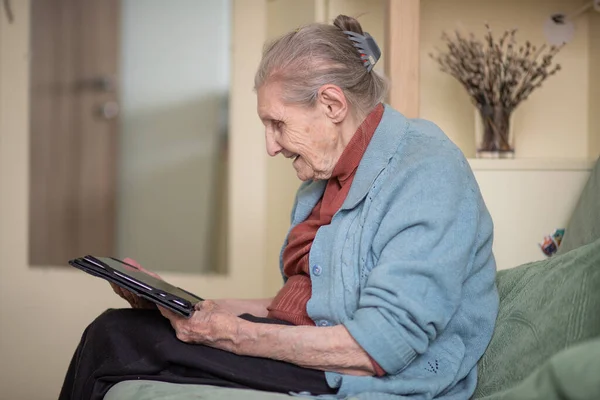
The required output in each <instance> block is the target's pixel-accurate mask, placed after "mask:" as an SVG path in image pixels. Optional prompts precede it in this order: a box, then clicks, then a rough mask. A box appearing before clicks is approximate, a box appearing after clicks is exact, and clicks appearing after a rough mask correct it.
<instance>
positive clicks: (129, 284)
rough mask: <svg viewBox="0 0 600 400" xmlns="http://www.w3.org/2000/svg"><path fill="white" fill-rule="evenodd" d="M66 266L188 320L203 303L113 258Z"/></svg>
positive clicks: (84, 259) (78, 261)
mask: <svg viewBox="0 0 600 400" xmlns="http://www.w3.org/2000/svg"><path fill="white" fill-rule="evenodd" d="M69 264H70V265H72V266H74V267H76V268H78V269H80V270H82V271H85V272H87V273H89V274H91V275H94V276H97V277H100V278H103V279H105V280H107V281H109V282H112V283H115V284H116V285H118V286H120V287H122V288H124V289H127V290H129V291H131V292H133V293H135V294H136V295H138V296H140V297H143V298H145V299H147V300H149V301H151V302H153V303H155V304H157V305H160V306H162V307H165V308H167V309H169V310H171V311H173V312H175V313H177V314H179V315H182V316H184V317H186V318H189V317H190V316H191V315H192V314H193V313H194V306H195V305H196V304H197V303H198V302H200V301H202V300H203V299H202V298H200V297H198V296H196V295H194V294H192V293H190V292H188V291H185V290H183V289H181V288H179V287H177V286H174V285H171V284H170V283H168V282H165V281H163V280H160V279H157V278H155V277H153V276H150V275H148V274H146V273H145V272H143V271H140V270H139V269H138V268H137V267H135V266H134V265H131V264H128V263H126V262H124V261H121V260H119V259H116V258H113V257H94V256H90V255H88V256H85V257H81V258H76V259H74V260H71V261H69Z"/></svg>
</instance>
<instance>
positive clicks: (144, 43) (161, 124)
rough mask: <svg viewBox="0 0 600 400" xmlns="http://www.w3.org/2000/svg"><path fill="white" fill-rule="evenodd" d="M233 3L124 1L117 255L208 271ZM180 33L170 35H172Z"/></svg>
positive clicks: (167, 268) (210, 268)
mask: <svg viewBox="0 0 600 400" xmlns="http://www.w3.org/2000/svg"><path fill="white" fill-rule="evenodd" d="M230 12H231V11H230V3H229V1H222V0H210V1H202V2H198V1H195V0H179V1H178V2H177V3H176V6H174V4H171V3H168V2H164V1H161V0H146V1H142V2H140V1H136V0H124V1H123V2H122V13H121V55H120V74H119V75H120V88H121V92H120V98H121V110H122V113H121V124H120V143H119V149H120V153H119V168H118V172H119V178H120V185H119V191H118V232H117V236H118V238H117V239H118V245H117V249H118V255H119V256H121V257H126V256H131V257H134V258H135V259H136V260H138V261H139V262H141V263H142V264H145V265H152V266H156V268H161V270H163V271H171V270H179V271H182V270H183V271H189V272H192V271H195V272H201V271H214V270H215V269H222V268H219V267H218V266H215V265H210V261H211V260H212V259H214V257H208V256H210V255H212V254H213V253H214V250H215V249H216V246H215V244H216V243H214V238H215V235H214V228H213V227H214V226H215V225H216V223H215V222H213V221H212V219H211V218H212V216H214V215H218V214H219V211H220V210H221V209H222V208H223V207H226V203H224V204H215V200H216V197H215V196H216V195H218V194H219V193H221V191H222V189H223V185H219V183H222V182H219V181H217V179H216V177H217V176H218V175H220V172H221V171H219V170H218V169H217V167H221V166H222V163H221V162H220V161H221V158H222V157H223V151H222V149H221V148H220V146H221V141H220V139H221V137H222V136H223V135H224V133H225V132H226V129H227V126H226V121H227V114H226V111H227V110H226V107H227V101H228V96H229V56H230V54H229V53H230V50H229V43H230V30H231V21H230ZM174 27H176V29H173V28H174Z"/></svg>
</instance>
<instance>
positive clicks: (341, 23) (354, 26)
mask: <svg viewBox="0 0 600 400" xmlns="http://www.w3.org/2000/svg"><path fill="white" fill-rule="evenodd" d="M333 25H334V26H336V27H338V28H339V29H340V30H341V31H351V32H356V33H358V34H360V35H364V32H363V30H362V27H361V26H360V22H358V21H357V20H356V18H352V17H349V16H347V15H343V14H340V15H338V16H337V17H335V20H334V21H333Z"/></svg>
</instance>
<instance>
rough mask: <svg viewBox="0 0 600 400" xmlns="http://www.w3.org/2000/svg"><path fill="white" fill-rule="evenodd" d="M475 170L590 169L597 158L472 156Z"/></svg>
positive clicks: (471, 160) (470, 162)
mask: <svg viewBox="0 0 600 400" xmlns="http://www.w3.org/2000/svg"><path fill="white" fill-rule="evenodd" d="M468 161H469V164H470V165H471V168H472V169H473V171H590V170H592V169H593V168H594V165H595V164H596V160H593V159H585V158H575V159H570V158H553V159H546V158H515V159H510V160H507V159H503V160H502V159H483V158H470V159H468Z"/></svg>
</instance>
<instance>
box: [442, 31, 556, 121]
mask: <svg viewBox="0 0 600 400" xmlns="http://www.w3.org/2000/svg"><path fill="white" fill-rule="evenodd" d="M485 26H486V29H487V33H486V34H485V36H484V40H483V41H480V40H478V39H476V38H475V36H474V35H473V34H471V35H470V36H469V37H468V38H467V37H465V36H464V35H462V34H460V33H459V32H458V31H456V32H455V35H454V37H451V36H449V35H448V34H446V33H444V34H443V35H442V39H443V40H444V42H445V44H446V46H447V48H448V49H447V51H446V52H443V51H440V50H437V53H438V54H435V55H434V54H430V57H431V58H432V59H434V60H435V61H436V62H437V63H438V64H439V65H440V67H441V70H442V71H444V72H446V73H449V74H450V75H452V76H453V77H454V78H456V79H457V80H458V81H459V82H460V83H461V84H462V86H463V87H464V88H465V89H466V90H467V93H468V94H469V95H470V96H471V99H472V101H473V103H474V105H475V106H476V107H478V108H479V109H480V110H481V109H482V108H488V109H489V107H498V106H500V107H503V108H504V110H505V111H506V112H508V113H511V112H512V111H513V110H514V109H515V108H516V107H517V106H518V105H519V104H520V103H521V102H523V101H524V100H526V99H527V98H528V97H529V95H530V94H531V92H533V90H534V89H536V88H539V87H540V86H541V85H542V83H543V82H544V81H545V80H546V79H548V77H550V76H552V75H554V74H556V73H557V72H558V71H559V70H560V65H559V64H555V65H554V66H553V65H552V61H553V58H554V56H555V55H556V54H557V53H558V52H559V51H560V49H561V48H562V46H560V47H557V46H550V47H548V46H546V45H545V44H544V45H542V46H540V47H539V48H538V47H536V46H534V45H532V44H531V43H530V42H529V41H526V42H525V45H521V46H517V44H516V40H515V34H516V32H517V30H516V29H513V30H508V31H505V32H504V33H503V34H502V35H501V36H500V37H499V38H498V40H497V41H496V40H495V38H494V36H493V35H492V30H491V29H490V27H489V25H488V24H486V25H485Z"/></svg>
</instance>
